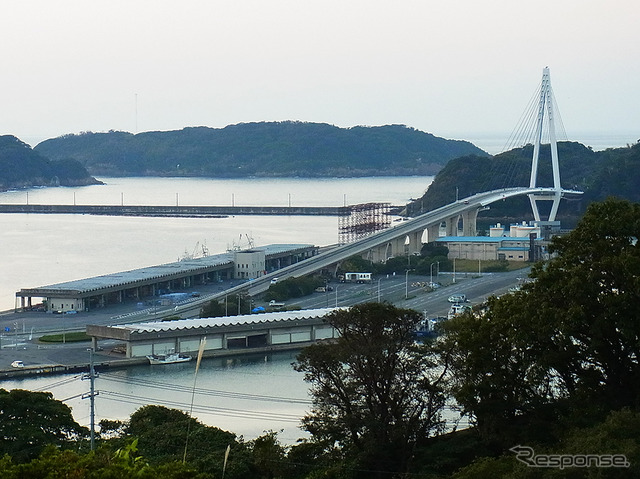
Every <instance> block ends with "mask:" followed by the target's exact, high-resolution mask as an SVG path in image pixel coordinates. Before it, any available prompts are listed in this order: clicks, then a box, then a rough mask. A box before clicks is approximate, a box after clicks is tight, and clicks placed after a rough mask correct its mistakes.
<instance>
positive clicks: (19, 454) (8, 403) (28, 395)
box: [0, 389, 89, 462]
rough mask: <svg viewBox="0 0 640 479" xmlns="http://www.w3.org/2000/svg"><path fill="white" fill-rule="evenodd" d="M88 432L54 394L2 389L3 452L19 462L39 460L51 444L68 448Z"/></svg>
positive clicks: (0, 439) (0, 432)
mask: <svg viewBox="0 0 640 479" xmlns="http://www.w3.org/2000/svg"><path fill="white" fill-rule="evenodd" d="M88 433H89V431H88V429H87V428H85V427H82V426H80V425H79V424H78V423H77V422H76V421H75V420H74V419H73V416H72V415H71V409H70V408H69V406H67V405H66V404H64V403H63V402H61V401H57V400H55V399H53V394H51V393H49V392H31V391H25V390H22V389H12V390H11V391H7V390H6V389H0V452H2V453H6V454H9V455H10V456H12V458H13V459H14V460H15V461H17V462H23V461H26V460H28V459H31V458H34V457H37V456H38V454H40V452H41V451H42V450H43V449H44V448H45V447H46V446H47V445H50V444H52V445H56V446H58V447H65V446H67V447H68V446H70V445H72V444H74V441H77V440H79V439H82V438H86V437H87V436H88Z"/></svg>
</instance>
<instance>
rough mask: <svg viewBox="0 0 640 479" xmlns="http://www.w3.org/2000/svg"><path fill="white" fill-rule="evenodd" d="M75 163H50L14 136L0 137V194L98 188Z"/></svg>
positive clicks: (93, 180) (62, 159) (85, 171)
mask: <svg viewBox="0 0 640 479" xmlns="http://www.w3.org/2000/svg"><path fill="white" fill-rule="evenodd" d="M99 183H100V182H99V181H98V180H96V179H95V178H93V177H92V176H90V175H89V173H87V170H86V169H85V168H84V167H83V166H82V165H81V164H80V163H79V162H78V161H76V160H72V159H69V158H68V157H63V158H61V159H59V160H58V161H51V160H49V159H48V158H45V157H44V156H42V155H41V154H40V153H38V152H36V151H34V150H32V149H31V147H30V146H29V145H27V144H26V143H23V142H22V141H20V140H19V139H18V138H16V137H15V136H11V135H3V136H0V191H3V190H7V189H11V188H23V187H30V186H51V185H54V186H58V185H62V186H79V185H92V184H99Z"/></svg>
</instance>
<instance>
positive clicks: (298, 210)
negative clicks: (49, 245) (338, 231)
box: [0, 204, 350, 217]
mask: <svg viewBox="0 0 640 479" xmlns="http://www.w3.org/2000/svg"><path fill="white" fill-rule="evenodd" d="M1 213H33V214H81V215H105V216H169V217H224V216H240V215H272V216H348V215H349V214H350V208H349V207H348V206H149V205H38V204H33V205H31V204H0V214H1Z"/></svg>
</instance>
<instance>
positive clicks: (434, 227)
mask: <svg viewBox="0 0 640 479" xmlns="http://www.w3.org/2000/svg"><path fill="white" fill-rule="evenodd" d="M536 96H537V99H538V102H537V107H536V108H535V109H534V110H533V111H534V112H535V122H534V124H533V129H532V132H533V138H532V140H531V141H528V140H527V141H528V142H529V143H531V142H532V143H533V156H532V159H531V175H530V181H529V185H527V186H517V187H508V188H500V189H493V190H490V191H485V192H482V193H477V194H474V195H472V196H468V197H465V198H460V199H457V200H456V201H455V202H454V203H451V204H447V205H444V206H442V207H440V208H437V209H435V210H432V211H429V212H426V213H423V214H421V215H420V216H418V217H415V218H412V219H409V220H407V221H404V222H402V223H400V224H398V225H397V226H394V227H392V228H389V229H386V230H382V231H378V232H376V233H373V234H371V235H369V236H367V237H365V238H363V239H360V240H358V241H354V242H352V243H348V244H345V245H342V246H338V247H336V248H333V249H331V250H328V251H325V252H323V253H321V254H319V255H317V256H314V257H312V258H308V259H306V260H304V261H302V262H300V263H298V264H294V265H291V266H288V267H286V268H284V269H282V270H279V271H278V272H276V273H272V274H270V275H267V276H264V277H262V278H258V279H256V280H253V281H251V282H250V284H245V285H241V286H238V287H237V289H238V291H241V290H245V291H247V290H248V292H249V294H258V293H260V292H262V291H265V290H266V289H267V288H268V287H269V283H270V280H271V279H272V278H273V277H275V276H277V277H279V278H286V277H292V276H303V275H306V274H310V273H313V272H315V271H318V270H321V269H323V268H329V267H332V266H333V265H336V264H338V263H340V262H341V261H343V260H345V259H347V258H349V257H351V256H353V255H362V256H365V257H367V258H368V259H369V260H371V261H374V262H381V261H386V260H387V259H388V258H391V257H393V256H397V255H399V254H413V253H418V252H419V251H420V249H421V248H422V244H423V243H426V242H431V241H434V240H435V239H436V238H438V236H439V234H440V230H441V228H442V225H444V226H445V231H446V235H447V236H457V235H458V234H459V231H460V230H459V224H460V222H462V229H461V232H462V235H463V236H475V235H476V219H477V216H478V213H479V212H480V211H481V210H484V209H486V208H488V207H489V205H491V204H492V203H495V202H497V201H502V200H505V199H507V198H512V197H515V196H527V197H528V198H529V201H530V203H531V208H532V210H533V215H534V218H535V220H536V221H542V218H541V215H540V211H539V209H538V202H539V201H552V202H553V203H552V206H551V211H550V213H549V217H548V218H547V220H548V221H554V220H555V217H556V215H557V212H558V208H559V205H560V200H561V199H562V198H564V197H567V196H576V195H581V194H582V192H581V191H577V190H572V189H565V188H562V186H561V184H560V168H559V158H558V148H557V139H556V132H555V126H556V121H560V120H559V116H558V120H556V113H557V112H556V109H557V108H556V106H555V99H554V98H553V93H552V90H551V81H550V74H549V68H544V70H543V75H542V82H541V84H540V88H539V90H538V93H537V95H536ZM560 123H561V121H560ZM519 128H520V130H521V132H524V131H525V130H526V128H524V127H522V126H520V127H519ZM545 139H547V140H548V141H549V145H550V148H551V169H552V173H553V184H552V185H551V186H540V185H538V168H539V163H540V147H541V145H542V144H543V141H544V140H545ZM230 293H231V291H227V292H226V294H230Z"/></svg>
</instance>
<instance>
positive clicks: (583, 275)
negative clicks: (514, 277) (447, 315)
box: [443, 199, 640, 438]
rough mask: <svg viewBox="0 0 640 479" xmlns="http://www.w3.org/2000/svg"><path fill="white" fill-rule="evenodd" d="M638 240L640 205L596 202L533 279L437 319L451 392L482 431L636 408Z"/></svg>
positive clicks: (549, 425) (639, 374) (639, 372)
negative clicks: (442, 321)
mask: <svg viewBox="0 0 640 479" xmlns="http://www.w3.org/2000/svg"><path fill="white" fill-rule="evenodd" d="M638 238H640V205H638V204H632V203H630V202H628V201H622V200H616V199H609V200H607V201H605V202H603V203H594V204H592V205H591V206H590V207H589V209H588V210H587V212H586V214H585V216H584V217H583V219H582V220H581V222H580V223H579V224H578V226H577V227H576V229H575V230H573V231H572V232H571V233H570V234H568V235H566V236H564V237H559V238H555V239H554V240H553V241H552V243H551V246H550V252H551V253H552V254H553V255H554V257H553V259H551V260H550V261H548V262H547V263H541V264H538V265H536V266H534V268H533V269H532V273H531V277H532V278H533V279H534V281H533V282H531V283H529V284H527V285H526V286H525V287H524V288H523V289H522V290H521V291H520V292H517V293H515V294H513V295H506V296H503V297H502V298H500V299H496V298H494V299H492V300H490V301H489V302H488V304H487V307H486V308H485V309H484V310H483V311H481V312H477V313H476V314H475V315H467V316H465V317H461V318H459V319H458V318H456V319H454V320H452V321H450V322H449V324H448V325H446V326H445V330H446V341H445V344H444V349H443V350H444V351H446V352H447V354H448V355H449V357H450V358H451V361H452V376H453V377H454V378H456V384H455V387H454V395H455V398H456V400H457V401H458V403H459V404H460V405H461V406H462V407H463V408H464V409H465V410H466V411H467V412H469V413H471V414H472V415H473V416H474V417H475V418H476V419H477V421H478V425H479V426H480V428H481V431H482V432H485V433H487V434H488V435H489V436H492V437H493V438H497V437H498V435H499V436H500V437H505V436H506V437H509V432H512V433H517V432H518V431H517V430H516V428H518V427H521V426H522V420H523V419H524V420H527V418H528V424H529V427H528V428H527V430H528V432H529V433H534V432H536V431H537V432H538V433H541V434H540V435H544V434H551V433H553V432H554V431H553V424H554V423H556V422H557V421H556V420H555V418H554V416H557V415H562V417H563V418H564V420H565V421H578V420H579V421H584V420H585V419H586V418H589V417H593V418H595V419H599V418H601V417H603V415H604V414H606V413H607V412H608V411H610V410H614V409H619V408H621V407H625V406H628V407H634V408H637V407H638V405H639V404H640V362H639V361H638V358H639V357H640V341H639V340H638V338H640V322H639V321H638V318H640V244H638ZM487 345H490V347H487ZM543 423H544V426H545V427H540V425H541V424H543ZM534 424H535V426H534Z"/></svg>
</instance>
